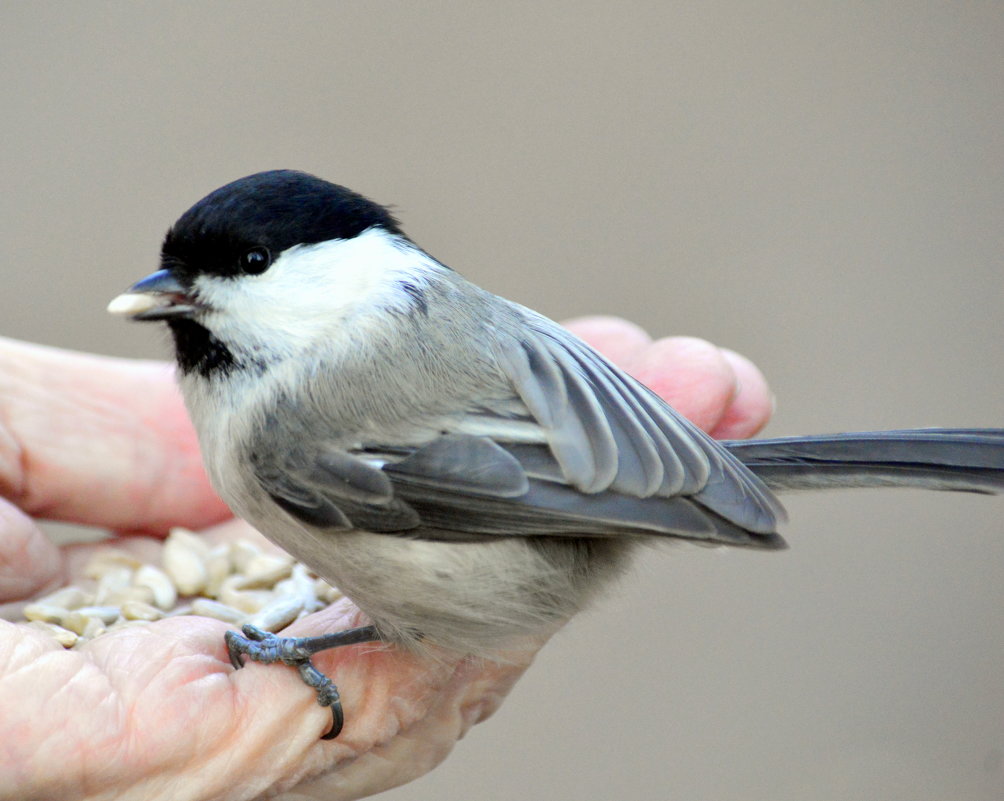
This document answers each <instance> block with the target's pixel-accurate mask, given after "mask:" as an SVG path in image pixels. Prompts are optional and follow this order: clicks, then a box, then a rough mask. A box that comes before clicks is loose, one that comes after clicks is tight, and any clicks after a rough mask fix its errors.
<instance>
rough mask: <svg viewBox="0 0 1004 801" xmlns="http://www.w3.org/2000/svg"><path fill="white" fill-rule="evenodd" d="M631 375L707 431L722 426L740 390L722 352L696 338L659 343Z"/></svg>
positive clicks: (631, 370) (661, 341)
mask: <svg viewBox="0 0 1004 801" xmlns="http://www.w3.org/2000/svg"><path fill="white" fill-rule="evenodd" d="M629 372H630V373H631V374H632V375H633V376H634V377H635V378H637V379H638V380H639V381H641V382H642V383H643V384H645V385H646V386H647V387H648V388H649V389H651V390H652V391H654V392H655V393H656V394H658V395H659V396H660V397H662V398H663V399H664V400H665V401H667V402H668V403H669V404H670V406H672V407H673V408H674V409H676V411H678V412H679V413H680V414H682V415H683V416H684V417H686V418H687V419H688V420H690V421H691V422H692V423H695V424H696V425H697V426H699V427H700V428H702V429H704V430H705V431H710V430H711V429H712V428H714V427H715V426H717V425H718V423H719V421H720V420H721V419H722V417H723V416H724V414H725V411H726V409H727V408H728V407H729V404H730V403H731V402H732V399H733V397H734V396H735V394H736V391H737V388H738V382H737V378H736V373H735V371H734V370H733V368H732V366H731V365H730V364H729V362H728V361H727V360H726V358H725V356H724V355H723V353H722V351H721V349H720V348H718V347H716V346H715V345H712V344H711V343H710V342H707V341H706V340H703V339H698V338H696V337H666V338H664V339H659V340H656V341H655V342H653V343H652V344H651V345H649V346H648V347H647V348H646V349H645V350H644V351H643V352H642V354H641V355H640V357H639V358H638V359H637V360H636V362H635V363H634V365H632V367H631V368H630V370H629Z"/></svg>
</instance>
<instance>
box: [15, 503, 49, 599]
mask: <svg viewBox="0 0 1004 801" xmlns="http://www.w3.org/2000/svg"><path fill="white" fill-rule="evenodd" d="M62 573H63V561H62V557H61V555H60V552H59V548H57V547H56V546H55V545H54V544H53V543H52V541H51V540H50V539H49V538H48V537H47V536H46V535H45V532H44V531H42V530H41V529H40V528H39V527H38V526H37V525H36V524H35V522H34V521H33V520H32V519H31V518H30V517H28V515H26V514H25V513H24V512H22V511H21V510H20V509H18V508H17V507H15V506H13V505H11V504H9V503H7V502H5V501H2V500H0V602H2V601H13V600H20V599H24V598H30V597H31V596H33V595H35V594H36V593H38V592H39V591H41V590H43V589H45V588H46V587H47V586H48V585H50V584H53V583H54V582H57V581H58V580H59V579H61V578H62Z"/></svg>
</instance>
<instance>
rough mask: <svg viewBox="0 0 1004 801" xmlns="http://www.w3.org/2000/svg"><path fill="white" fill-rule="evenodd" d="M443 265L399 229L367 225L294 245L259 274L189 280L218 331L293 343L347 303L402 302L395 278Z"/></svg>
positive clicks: (322, 330) (326, 323) (322, 328)
mask: <svg viewBox="0 0 1004 801" xmlns="http://www.w3.org/2000/svg"><path fill="white" fill-rule="evenodd" d="M441 269H443V268H442V267H441V266H440V265H439V264H438V263H436V262H435V261H434V260H432V259H431V258H430V257H429V256H427V255H426V254H425V253H423V252H422V251H420V250H418V249H417V248H414V247H410V246H403V245H402V240H401V239H400V237H397V236H395V235H393V234H389V233H388V232H387V231H385V230H383V229H381V228H371V229H369V230H368V231H364V232H363V233H362V234H360V235H359V236H357V237H354V238H353V239H345V240H342V239H335V240H331V241H328V242H319V243H317V244H314V245H297V246H296V247H292V248H290V249H289V250H286V251H283V252H282V253H280V254H278V255H277V256H276V258H275V261H274V262H273V263H272V265H271V267H269V268H268V269H267V270H266V271H265V272H264V273H262V274H261V275H242V276H236V277H232V278H219V277H209V276H202V277H200V278H198V279H197V280H196V287H197V290H198V294H199V297H200V299H201V300H203V301H204V302H205V303H206V304H207V305H208V306H209V307H210V308H211V309H212V311H211V312H209V313H208V314H207V315H206V319H205V322H206V325H207V327H209V328H210V330H212V331H213V333H214V334H216V335H217V336H218V337H219V338H220V339H223V340H224V341H227V342H240V343H243V344H245V345H248V346H251V347H253V346H254V345H255V343H257V344H258V346H259V347H260V346H264V345H266V344H268V345H269V346H270V347H274V346H276V345H278V344H279V342H285V343H286V344H287V345H288V346H294V345H295V346H300V345H302V344H304V343H309V342H311V341H315V340H316V339H318V338H319V337H322V336H331V335H332V333H333V332H334V331H337V329H338V326H339V324H340V323H341V322H342V321H343V320H344V319H345V317H346V316H347V315H348V314H349V313H350V312H352V311H353V310H356V309H359V308H365V307H373V308H377V307H380V306H393V305H397V304H400V303H406V302H407V301H408V300H409V298H408V297H407V296H405V295H402V291H401V289H400V287H399V285H398V283H399V281H401V280H402V279H407V280H408V281H409V282H411V283H418V284H423V283H424V282H425V277H426V276H427V275H429V274H431V273H433V272H436V271H439V270H441Z"/></svg>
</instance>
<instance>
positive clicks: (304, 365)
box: [109, 170, 1004, 738]
mask: <svg viewBox="0 0 1004 801" xmlns="http://www.w3.org/2000/svg"><path fill="white" fill-rule="evenodd" d="M109 311H110V312H112V313H115V314H121V315H125V316H128V317H131V318H132V319H134V320H141V321H158V320H159V321H164V322H166V324H167V325H168V327H169V328H170V331H171V334H172V335H173V340H174V349H175V356H176V359H177V363H178V367H179V380H180V384H181V389H182V392H183V394H184V398H185V402H186V405H187V408H188V411H189V414H190V415H191V418H192V421H193V423H194V425H195V428H196V430H197V432H198V437H199V442H200V445H201V448H202V454H203V459H204V461H205V466H206V470H207V472H208V474H209V477H210V480H211V481H212V484H213V486H214V488H215V489H216V491H217V492H218V493H219V494H220V496H221V497H222V498H223V499H224V500H225V501H226V502H227V503H228V504H229V506H230V507H231V509H232V510H233V511H234V513H235V514H236V515H238V516H239V517H242V518H244V519H245V520H247V521H248V522H249V523H251V524H252V525H254V526H255V527H256V528H257V529H259V530H260V531H261V532H262V533H263V534H265V536H267V537H269V538H270V539H272V540H273V541H275V542H276V543H277V544H278V545H280V546H282V547H283V548H285V549H286V550H287V551H289V552H290V553H291V554H292V555H293V556H295V557H296V558H297V559H299V560H301V561H303V562H304V563H306V564H307V565H309V566H310V567H311V568H312V569H313V570H315V571H316V572H317V573H318V574H319V575H320V576H322V577H323V578H325V579H327V580H328V581H330V582H331V583H333V584H334V585H336V586H337V587H338V588H339V589H340V590H341V591H342V592H343V593H345V594H346V595H347V596H348V597H349V598H351V599H352V600H353V601H354V602H355V603H356V605H357V606H358V607H359V609H360V610H362V612H363V613H364V614H365V615H366V616H367V617H368V619H369V621H370V624H369V625H366V626H361V627H359V628H355V629H350V630H348V631H344V632H334V633H332V634H326V635H322V636H320V637H312V638H282V637H277V636H276V635H273V634H269V633H267V632H262V631H260V630H258V629H256V628H254V627H251V626H245V627H244V629H243V635H241V634H237V633H236V632H228V633H227V635H226V640H227V645H228V649H229V653H230V658H231V661H232V662H233V663H234V666H235V667H238V668H239V667H240V666H241V665H242V660H243V657H245V656H247V657H248V658H250V659H253V660H256V661H263V662H283V663H285V664H289V665H293V666H295V667H297V668H298V669H299V671H300V674H301V676H302V677H303V679H304V681H306V683H307V684H308V685H310V686H311V687H313V688H314V689H316V690H317V694H318V700H319V702H320V703H321V704H322V705H325V706H330V707H331V709H332V717H333V725H332V727H331V730H330V731H329V732H328V734H327V735H325V737H326V738H330V737H335V736H337V734H338V733H339V731H340V730H341V728H342V724H343V714H342V709H341V703H340V700H339V696H338V691H337V688H336V687H335V685H334V684H333V683H332V681H331V680H330V679H329V678H328V677H326V676H324V675H323V674H322V673H321V672H320V671H318V670H317V669H316V668H315V667H314V666H313V665H312V663H311V662H310V657H311V656H312V655H313V654H314V653H317V652H318V651H320V650H323V649H326V648H330V647H335V646H339V645H346V644H351V643H358V642H366V641H377V640H379V641H384V642H390V643H397V644H401V645H404V646H407V647H412V648H418V649H421V648H422V647H423V646H424V645H426V644H432V645H435V646H437V647H440V648H445V649H450V650H453V651H456V652H459V653H462V654H473V655H480V656H484V657H488V658H490V657H491V656H492V655H493V654H496V653H498V652H500V651H501V650H503V649H505V648H506V647H507V646H508V645H511V644H512V643H513V642H515V641H516V640H518V639H519V638H521V637H525V636H527V635H537V634H541V633H544V634H546V633H548V632H550V631H551V630H553V629H555V628H557V627H558V626H560V625H561V624H562V623H563V622H565V621H566V620H567V619H568V618H570V617H571V616H572V615H574V614H575V613H576V612H577V611H578V610H579V609H580V608H582V606H583V605H585V604H586V603H587V602H588V601H589V600H590V599H591V598H592V597H594V596H595V595H596V594H597V593H598V592H599V591H600V590H602V589H603V588H604V587H605V586H606V585H607V584H608V583H609V582H610V581H611V579H613V578H614V577H615V576H617V575H618V574H619V573H621V572H622V570H623V568H624V567H625V564H626V562H627V559H628V557H629V555H630V554H631V553H632V552H633V551H634V550H635V549H636V548H637V546H638V545H639V544H640V543H643V542H646V541H651V540H652V539H653V538H656V537H658V538H678V539H686V540H691V541H695V542H698V543H703V544H714V545H732V546H746V547H754V548H780V547H783V546H784V541H783V540H782V539H781V537H780V536H779V535H778V534H777V528H778V526H779V524H780V523H781V522H783V520H784V516H785V515H784V510H783V508H782V506H781V504H780V503H779V502H778V500H777V499H776V497H775V495H774V491H775V490H788V489H814V488H829V487H863V486H912V487H927V488H930V489H941V490H962V491H972V492H985V493H993V492H999V491H1001V490H1002V489H1004V430H1000V429H964V430H945V429H919V430H908V431H888V432H867V433H858V434H836V435H826V436H810V437H799V438H784V439H773V440H760V441H751V442H727V441H726V442H716V441H715V440H713V439H711V438H710V437H709V436H707V435H706V434H704V433H703V432H701V431H700V430H699V429H698V428H696V427H695V426H694V425H692V424H691V423H689V422H688V421H687V420H686V419H684V418H683V417H682V416H680V415H679V414H677V413H676V412H675V411H674V410H673V409H672V408H671V407H670V406H669V405H667V404H666V403H665V402H664V401H662V400H661V399H660V398H659V397H658V396H656V395H655V394H654V393H653V392H651V391H650V390H648V389H647V388H646V387H645V386H643V385H642V384H640V383H639V382H638V381H636V380H634V379H633V378H631V377H629V376H628V375H626V374H625V373H624V372H622V371H621V370H619V369H618V368H617V367H615V366H613V365H612V364H611V363H610V362H608V361H607V360H606V359H604V358H603V357H602V356H600V355H599V354H598V353H596V352H595V351H594V350H592V349H591V348H590V347H589V346H588V345H586V344H585V343H583V342H582V341H580V340H579V339H577V338H576V337H574V336H573V335H572V334H570V333H569V332H568V331H566V330H565V329H563V328H562V327H560V326H559V325H558V324H556V323H554V322H553V321H551V320H549V319H547V318H545V317H543V316H541V315H539V314H537V313H536V312H533V311H531V310H530V309H527V308H525V307H523V306H520V305H518V304H516V303H512V302H510V301H508V300H505V299H503V298H500V297H498V296H496V295H493V294H491V293H489V292H487V291H485V290H483V289H481V288H479V287H477V286H475V285H474V284H472V283H470V282H469V281H467V280H465V279H464V278H463V277H461V276H460V275H459V274H458V273H456V272H454V271H453V270H452V269H450V268H448V267H446V266H445V265H443V264H442V263H440V262H438V261H436V260H435V259H434V258H433V257H431V256H430V255H429V254H427V253H425V252H424V251H423V250H422V249H421V248H419V247H418V246H417V245H416V244H415V243H414V242H412V241H411V240H410V239H409V238H408V237H407V236H406V235H405V234H404V233H403V232H402V230H401V228H400V226H399V224H398V221H397V220H396V219H395V218H394V217H393V216H392V215H391V214H390V213H389V212H388V210H387V209H386V208H385V207H383V206H381V205H379V204H377V203H374V202H372V201H370V200H368V199H366V198H365V197H363V196H361V195H359V194H356V193H355V192H352V191H351V190H349V189H346V188H345V187H342V186H338V185H336V184H332V183H329V182H327V181H324V180H322V179H320V178H317V177H314V176H312V175H308V174H306V173H302V172H296V171H292V170H274V171H269V172H262V173H257V174H255V175H251V176H248V177H246V178H242V179H240V180H237V181H234V182H233V183H230V184H227V185H226V186H224V187H222V188H220V189H217V190H216V191H215V192H212V193H211V194H209V195H208V196H206V197H205V198H203V199H202V200H200V201H199V202H198V203H196V204H195V205H194V206H192V208H190V209H189V210H188V211H187V212H185V213H184V214H183V215H182V216H181V218H180V219H179V220H178V221H177V222H176V223H175V224H174V226H173V227H172V228H171V229H170V230H169V231H168V233H167V236H166V237H165V239H164V243H163V247H162V250H161V269H160V270H158V271H157V272H155V273H153V274H152V275H150V276H148V277H146V278H143V279H142V280H140V281H138V282H137V283H136V284H134V285H133V286H132V287H131V288H130V289H129V290H128V291H127V292H126V293H124V294H122V295H120V296H119V297H117V298H115V300H113V301H112V303H111V304H110V305H109Z"/></svg>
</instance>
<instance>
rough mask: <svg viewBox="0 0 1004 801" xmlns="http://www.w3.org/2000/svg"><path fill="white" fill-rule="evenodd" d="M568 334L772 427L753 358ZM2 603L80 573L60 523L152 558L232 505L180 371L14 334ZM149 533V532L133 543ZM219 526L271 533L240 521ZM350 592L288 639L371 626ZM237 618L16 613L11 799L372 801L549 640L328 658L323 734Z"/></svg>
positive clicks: (499, 692)
mask: <svg viewBox="0 0 1004 801" xmlns="http://www.w3.org/2000/svg"><path fill="white" fill-rule="evenodd" d="M569 327H570V328H571V329H572V330H573V331H575V332H576V333H577V334H578V335H579V336H581V337H582V338H583V339H585V340H586V341H587V342H589V343H590V344H592V345H593V346H594V347H597V348H598V349H599V350H601V351H603V352H604V353H606V354H607V355H608V356H609V357H610V358H611V359H612V360H613V361H614V362H616V363H618V364H620V365H621V366H622V367H624V368H625V369H627V370H628V371H629V372H632V373H634V374H635V375H637V376H638V377H639V378H641V379H642V380H643V381H644V382H646V383H648V384H649V385H650V386H652V388H653V389H655V390H656V391H657V392H659V394H661V395H663V397H666V398H667V399H668V400H670V402H671V403H673V405H674V406H676V408H677V409H678V410H679V411H681V412H682V413H683V414H685V415H687V416H688V417H690V418H691V419H693V420H694V421H695V422H696V423H698V425H701V426H702V427H703V428H705V429H706V430H709V431H710V432H711V433H713V434H715V435H716V436H727V437H734V438H738V437H743V436H749V435H751V434H753V433H755V432H756V431H757V430H759V428H760V427H762V425H763V424H764V423H765V422H766V420H767V418H768V417H769V415H770V411H771V400H770V395H769V392H768V390H767V387H766V383H765V382H764V380H763V378H762V376H761V375H760V374H759V372H758V371H757V370H756V368H755V367H753V366H752V365H751V364H750V363H749V362H748V361H746V360H745V359H743V358H742V357H739V356H737V355H735V354H732V353H731V352H729V351H722V350H719V349H717V348H715V347H714V346H711V345H709V344H708V343H704V342H701V341H699V340H693V339H687V338H672V339H665V340H659V341H657V342H652V341H651V340H650V339H649V338H648V337H647V335H645V334H644V332H642V331H641V330H640V329H638V328H637V327H635V326H633V325H631V324H630V323H626V322H625V321H622V320H616V319H613V318H584V319H581V320H576V321H573V322H571V323H569ZM0 498H2V499H5V500H0V604H2V603H5V602H14V601H19V600H23V599H27V598H29V597H32V596H34V595H37V594H39V593H43V592H47V591H49V590H51V589H53V588H55V587H56V586H59V585H61V584H64V583H66V582H67V581H73V580H74V578H75V576H76V575H77V573H78V571H79V570H80V568H81V566H82V564H83V563H84V562H85V561H86V559H87V556H88V554H89V552H90V551H91V550H92V548H93V546H87V545H77V546H69V547H65V548H62V549H60V548H57V547H55V546H54V545H52V544H51V543H50V542H49V540H48V539H47V538H46V537H45V535H44V534H42V532H41V531H39V530H38V528H37V527H36V526H35V524H34V522H33V518H49V519H56V520H66V521H72V522H78V523H85V524H89V525H94V526H101V527H105V528H108V529H110V530H112V531H115V532H116V533H117V540H116V541H115V542H114V543H113V544H115V545H116V546H117V547H121V548H125V549H127V550H133V551H136V552H138V553H140V554H141V555H142V558H143V559H144V560H145V561H156V550H157V549H158V547H159V545H158V542H157V540H156V539H152V538H151V537H154V538H156V537H160V536H163V534H164V533H166V531H167V529H168V528H169V527H170V526H174V525H183V526H186V527H189V528H205V527H207V526H210V525H212V524H214V523H218V522H219V521H221V520H224V519H226V518H227V517H228V516H229V513H228V512H227V510H226V508H225V507H224V506H223V504H222V503H221V502H220V501H219V500H218V499H217V498H216V497H215V495H214V494H213V492H212V490H211V489H210V488H209V486H208V483H207V482H206V479H205V476H204V474H203V472H202V468H201V464H200V461H199V455H198V447H197V443H196V440H195V435H194V432H193V431H192V429H191V427H190V425H189V424H188V421H187V417H186V416H185V412H184V408H183V406H182V404H181V399H180V396H179V394H178V393H177V391H176V389H175V386H174V383H173V379H172V371H171V369H170V368H169V367H168V366H167V365H164V364H160V363H153V362H135V361H126V360H116V359H107V358H102V357H96V356H87V355H83V354H76V353H69V352H65V351H58V350H52V349H47V348H41V347H38V346H32V345H25V344H22V343H16V342H12V341H10V340H0ZM138 534H146V535H150V536H148V537H140V536H136V535H138ZM210 536H213V537H216V538H218V539H225V538H228V537H235V536H239V537H251V536H255V535H254V532H252V531H251V530H250V529H249V528H248V527H247V526H245V525H244V524H243V523H240V522H237V521H234V522H231V523H228V524H225V525H224V526H221V527H217V528H216V529H214V530H213V531H212V532H211V534H210ZM358 622H359V621H358V620H357V611H356V610H355V609H354V607H353V606H352V605H351V604H350V603H348V602H347V601H343V602H339V603H337V604H334V605H332V606H331V607H329V608H328V609H325V610H323V611H321V612H318V613H316V614H314V615H311V616H309V617H306V618H304V619H302V620H300V621H297V623H295V624H293V625H292V626H290V627H289V628H287V629H285V630H284V632H283V633H284V634H288V635H294V636H306V635H310V634H320V633H324V632H328V631H333V630H340V629H344V628H348V627H351V626H353V625H357V624H358ZM226 629H227V626H226V625H225V624H223V623H220V622H219V621H215V620H210V619H207V618H199V617H192V616H186V617H176V618H171V619H167V620H161V621H157V622H155V623H152V624H150V625H149V626H143V627H137V628H128V629H122V630H119V631H115V632H111V633H109V634H107V635H104V636H102V637H99V638H97V639H94V640H92V641H91V642H89V643H87V644H86V645H84V646H83V647H81V648H79V649H75V650H72V651H64V650H63V649H62V648H61V647H60V646H58V645H57V644H55V643H54V642H53V641H51V640H50V639H49V638H48V637H47V636H46V635H45V634H43V633H41V632H37V631H33V630H30V629H27V628H26V627H23V626H14V625H13V624H9V623H5V622H3V621H0V742H2V743H3V744H4V749H3V756H2V757H0V797H10V798H14V797H24V796H31V797H45V798H102V797H114V798H118V799H128V798H143V799H153V798H160V797H164V798H172V799H178V798H193V799H194V798H208V797H212V798H221V799H223V798H225V799H246V798H256V797H258V796H260V795H263V794H265V793H281V792H283V791H291V790H293V788H295V790H296V792H297V794H298V796H299V797H318V798H320V797H323V798H359V797H362V796H365V795H369V794H372V793H376V792H379V791H381V790H385V789H388V788H390V787H393V786H395V785H397V784H401V783H404V782H407V781H410V780H411V779H414V778H416V777H418V776H420V775H422V774H423V773H425V772H426V771H428V770H429V769H431V768H432V767H433V766H434V765H435V764H437V763H438V762H439V761H441V760H442V759H443V758H444V757H445V756H446V755H447V754H448V753H449V751H450V749H451V747H452V745H453V743H454V742H455V741H456V740H457V739H458V738H459V737H460V736H462V735H463V733H464V732H465V731H466V730H467V729H468V728H469V727H470V726H472V725H473V724H474V723H477V722H479V721H480V720H483V719H484V718H486V717H488V716H489V715H490V714H491V713H492V712H493V711H494V710H495V709H496V708H497V707H498V706H499V704H500V703H501V701H502V699H503V698H504V697H505V695H506V693H507V692H508V691H509V689H510V688H511V687H512V685H513V684H514V682H515V681H516V680H517V679H518V677H519V675H520V674H521V673H522V671H523V670H525V669H526V667H527V666H528V665H529V664H530V662H531V660H532V659H533V655H534V653H535V651H536V649H537V648H539V647H540V645H541V644H542V643H541V642H536V643H528V644H527V647H526V649H525V650H524V651H522V652H520V653H513V654H511V655H510V661H509V662H508V663H507V664H505V665H497V664H483V663H474V662H471V661H469V660H465V659H463V658H460V657H457V656H452V657H450V656H444V658H443V659H442V660H440V661H438V662H436V663H435V664H432V663H430V662H429V661H427V660H424V661H423V660H419V659H418V658H417V657H414V656H412V655H410V654H405V653H400V652H398V651H396V650H393V649H387V648H374V647H373V646H356V647H348V648H342V649H336V650H334V651H328V652H322V653H321V654H318V655H317V656H316V657H315V664H316V665H317V667H318V668H319V669H321V670H323V671H324V672H325V673H326V674H327V675H329V676H332V677H333V678H334V679H335V681H336V683H337V684H338V686H339V688H340V690H341V693H342V698H343V703H344V706H345V714H346V725H345V729H344V730H343V733H342V734H341V735H340V736H339V737H338V738H337V739H336V740H334V741H331V742H325V741H321V740H320V739H319V737H320V735H321V734H323V733H324V732H325V731H326V730H327V727H329V726H330V723H331V718H330V712H329V711H328V710H326V709H322V708H321V707H319V706H318V705H317V704H316V702H315V700H314V695H313V693H312V692H310V691H309V690H308V689H307V688H305V687H304V685H303V684H302V683H301V681H300V679H299V676H298V675H297V673H296V672H295V671H292V670H283V669H282V668H280V667H277V666H257V665H252V666H249V667H248V668H246V669H244V670H241V671H234V670H233V669H232V668H231V666H230V663H229V660H228V657H227V655H226V650H225V648H224V645H223V632H224V631H225V630H226Z"/></svg>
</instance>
